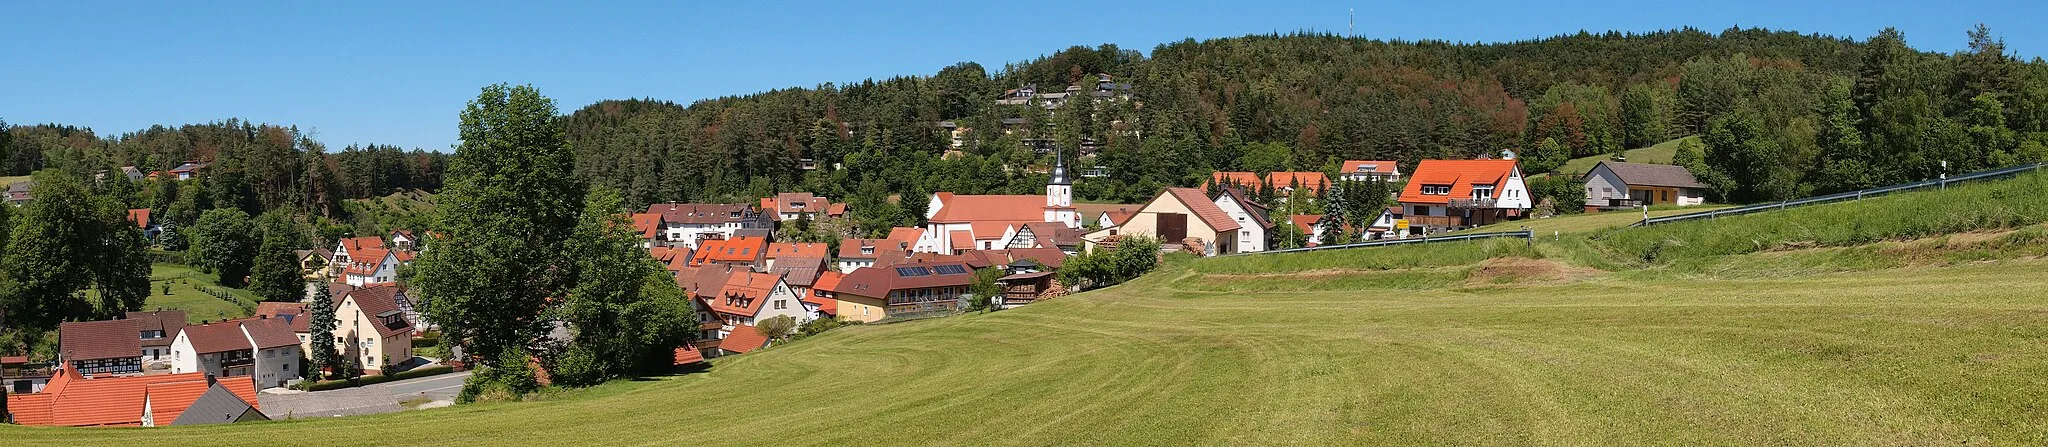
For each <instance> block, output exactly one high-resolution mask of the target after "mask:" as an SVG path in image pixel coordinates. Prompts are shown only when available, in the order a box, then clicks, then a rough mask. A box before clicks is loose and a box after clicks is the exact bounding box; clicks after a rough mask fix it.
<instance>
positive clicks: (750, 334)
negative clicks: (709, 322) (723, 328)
mask: <svg viewBox="0 0 2048 447" xmlns="http://www.w3.org/2000/svg"><path fill="white" fill-rule="evenodd" d="M767 344H768V337H767V336H764V335H761V331H758V330H755V329H754V327H753V326H740V327H736V328H733V329H732V333H731V334H728V335H726V336H725V340H722V341H720V342H719V343H718V349H723V350H726V351H731V352H733V353H738V354H745V353H747V352H749V351H753V350H756V349H761V346H764V345H767Z"/></svg>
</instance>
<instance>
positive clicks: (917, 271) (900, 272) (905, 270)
mask: <svg viewBox="0 0 2048 447" xmlns="http://www.w3.org/2000/svg"><path fill="white" fill-rule="evenodd" d="M931 274H932V272H931V271H930V270H925V269H924V267H897V268H896V276H928V275H931Z"/></svg>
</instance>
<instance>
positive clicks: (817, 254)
mask: <svg viewBox="0 0 2048 447" xmlns="http://www.w3.org/2000/svg"><path fill="white" fill-rule="evenodd" d="M829 248H830V247H827V246H825V244H821V243H816V242H779V243H773V244H768V255H767V258H768V259H780V258H820V259H823V258H825V257H826V256H828V255H830V253H829V252H827V250H828V249H829Z"/></svg>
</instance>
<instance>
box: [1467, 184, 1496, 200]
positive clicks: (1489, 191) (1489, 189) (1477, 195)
mask: <svg viewBox="0 0 2048 447" xmlns="http://www.w3.org/2000/svg"><path fill="white" fill-rule="evenodd" d="M1472 198H1474V199H1490V198H1493V185H1472Z"/></svg>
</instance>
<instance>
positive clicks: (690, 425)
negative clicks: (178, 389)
mask: <svg viewBox="0 0 2048 447" xmlns="http://www.w3.org/2000/svg"><path fill="white" fill-rule="evenodd" d="M2043 187H2048V177H2044V176H2040V175H2035V176H2030V177H2026V178H2023V179H2021V180H2014V181H2010V182H2002V183H1997V184H1985V185H1977V186H1968V187H1959V188H1952V189H1950V190H1948V191H1942V192H1936V193H1916V194H1909V195H1901V196H1895V197H1888V198H1883V199H1874V200H1870V201H1864V202H1857V203H1854V204H1843V205H1827V206H1820V207H1812V208H1802V209H1796V210H1790V211H1783V212H1777V213H1765V214H1757V215H1750V216H1740V217H1732V218H1726V219H1720V220H1716V221H1713V222H1709V223H1699V224H1674V225H1669V226H1658V227H1652V228H1649V229H1630V230H1620V231H1617V232H1611V233H1605V234H1604V237H1603V238H1602V239H1597V240H1596V239H1592V238H1590V237H1589V236H1585V235H1582V236H1572V237H1565V238H1562V240H1559V241H1549V242H1534V243H1530V242H1526V241H1519V240H1517V241H1504V240H1496V241H1487V242H1469V243H1447V244H1439V245H1430V246H1404V247H1389V248H1384V249H1367V250H1351V251H1325V252H1311V253H1301V254H1287V255H1272V256H1243V257H1229V258H1213V259H1200V260H1196V259H1189V258H1186V257H1182V256H1174V257H1172V258H1171V261H1170V263H1169V265H1167V266H1165V267H1163V268H1162V269H1161V270H1160V271H1158V272H1155V273H1153V274H1151V275H1148V276H1146V277H1143V278H1140V279H1138V280H1136V281H1133V282H1131V283H1128V284H1124V285H1121V286H1116V287H1112V288H1108V289H1102V290H1096V291H1091V292H1086V293H1082V294H1078V295H1074V296H1070V297H1064V298H1060V299H1055V300H1051V301H1047V302H1043V303H1037V304H1032V305H1029V306H1025V307H1023V308H1019V309H1014V310H1007V311H1002V312H995V313H987V314H973V315H966V316H959V317H950V318H940V319H930V320H922V321H916V322H909V323H903V324H890V325H870V326H855V327H849V328H844V329H839V330H835V331H833V332H829V333H826V334H824V335H821V336H817V337H813V338H809V339H804V340H799V341H796V342H793V343H789V344H785V345H781V346H777V347H773V348H769V349H766V350H762V351H758V352H755V353H750V354H746V355H743V356H738V357H733V358H727V359H720V360H718V361H717V362H716V363H715V365H714V366H713V367H712V368H710V370H709V371H707V372H700V373H693V374H686V375H680V376H670V377H657V378H650V379H645V380H638V381H623V382H617V383H612V384H608V385H604V386H600V387H596V388H592V389H586V390H574V391H560V392H554V393H552V394H548V395H547V396H546V397H543V398H541V399H538V400H535V401H528V402H516V403H489V404H478V405H464V406H458V407H454V408H448V409H435V410H424V411H418V412H406V413H398V414H388V415H379V416H366V417H354V418H341V419H320V420H295V421H289V422H268V423H255V424H237V425H231V426H206V427H168V428H157V429H65V428H41V427H0V440H5V442H4V444H8V445H13V444H16V443H18V444H21V445H46V444H62V445H137V444H161V445H202V444H203V445H273V444H275V443H277V442H279V440H287V441H286V443H293V442H296V441H299V440H303V441H305V442H306V443H313V442H317V441H314V440H322V439H349V440H350V443H352V444H361V445H416V444H419V443H421V442H433V443H456V444H485V445H549V444H555V445H676V444H692V443H700V442H716V443H718V444H721V445H821V444H822V445H1175V446H1178V445H1243V444H1253V445H1388V444H1401V445H1406V444H1452V445H1901V444H1903V445H1926V444H1972V445H1977V444H1992V445H2041V444H2044V443H2048V405H2042V402H2044V401H2048V343H2044V341H2048V292H2044V290H2048V275H2042V274H2041V273H2042V272H2048V259H2044V258H2043V256H2044V255H2048V230H2044V229H2048V223H2044V221H2048V208H2044V206H2048V198H2041V197H2039V196H2038V195H2022V194H2017V193H2019V192H2026V191H2038V190H2040V189H2041V188H2043ZM1879 210H1895V211H1898V212H1897V213H1891V214H1884V213H1878V212H1877V211H1879ZM1911 216H1941V221H1940V222H1942V223H1941V224H1939V225H1928V224H1925V222H1928V219H1913V218H1910V217H1911ZM1778 221H1785V222H1779V223H1773V222H1778ZM1845 222H1860V223H1856V224H1847V223H1845ZM1738 230H1739V231H1740V232H1737V231H1738ZM1877 259H1886V260H1899V261H1898V262H1874V261H1873V260H1877ZM1782 267H1799V268H1804V269H1806V270H1799V271H1798V272H1797V273H1793V274H1780V275H1765V274H1758V273H1760V272H1762V271H1763V270H1766V269H1779V268H1782ZM1816 267H1826V268H1816Z"/></svg>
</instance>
